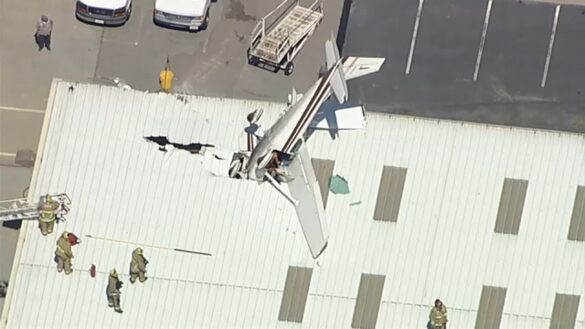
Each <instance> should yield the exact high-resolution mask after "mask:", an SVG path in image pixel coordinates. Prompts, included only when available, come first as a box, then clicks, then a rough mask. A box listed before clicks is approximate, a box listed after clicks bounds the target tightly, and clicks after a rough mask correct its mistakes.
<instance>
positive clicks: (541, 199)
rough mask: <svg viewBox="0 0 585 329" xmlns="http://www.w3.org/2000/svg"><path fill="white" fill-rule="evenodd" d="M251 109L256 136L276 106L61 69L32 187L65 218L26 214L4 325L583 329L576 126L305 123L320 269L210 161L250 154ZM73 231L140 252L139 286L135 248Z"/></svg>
mask: <svg viewBox="0 0 585 329" xmlns="http://www.w3.org/2000/svg"><path fill="white" fill-rule="evenodd" d="M70 87H73V88H70ZM257 108H263V109H264V110H265V111H264V112H265V114H264V116H263V117H262V120H261V123H262V124H263V126H264V127H268V126H269V125H270V123H271V122H273V121H274V120H275V119H276V118H277V117H278V115H279V113H280V111H281V110H282V109H283V105H282V104H275V103H265V102H255V101H244V100H232V99H216V98H205V97H194V96H178V95H168V94H157V93H149V92H142V91H135V90H124V89H119V88H113V87H105V86H98V85H88V84H77V83H71V82H66V81H58V80H56V81H55V82H54V84H53V87H52V89H51V96H50V100H49V104H48V107H47V112H46V118H45V123H44V127H43V132H42V136H41V143H40V146H39V152H38V160H37V163H36V166H35V171H34V175H33V181H32V182H31V189H30V191H31V192H30V194H31V199H32V200H36V199H37V198H38V197H39V196H40V195H42V194H44V193H48V192H49V193H60V192H66V193H67V194H68V195H69V196H70V198H71V199H72V201H73V204H72V211H71V212H70V214H69V216H68V220H67V221H66V222H64V223H60V224H59V225H58V226H57V229H56V232H55V233H53V234H52V235H49V236H47V237H43V236H42V235H41V234H40V232H39V230H38V228H37V227H36V225H35V223H32V222H28V223H25V224H24V225H23V227H22V229H21V234H20V240H19V244H18V248H17V255H16V258H15V264H14V267H13V272H12V281H11V285H10V291H9V295H8V297H7V301H6V303H5V308H4V312H3V317H2V319H1V322H0V327H6V328H300V327H306V328H350V327H361V328H371V327H374V326H375V327H377V328H424V327H425V326H426V324H427V321H428V314H429V311H430V307H431V305H432V303H433V301H434V300H435V298H441V299H442V300H443V301H444V303H445V304H446V305H447V307H448V310H449V327H450V328H473V327H475V328H497V327H498V326H500V327H502V328H568V327H572V326H574V327H576V328H585V135H583V134H570V133H563V132H554V131H542V130H534V129H524V128H510V127H500V126H491V125H480V124H472V123H462V122H452V121H444V120H431V119H421V118H413V117H403V116H396V115H388V114H378V113H368V115H367V121H368V126H367V129H366V130H365V131H360V132H345V133H342V134H341V136H339V138H337V139H336V140H332V139H331V137H330V135H329V134H328V133H327V132H317V133H315V134H314V135H313V136H312V137H311V139H310V142H309V145H308V146H309V152H310V153H311V155H312V157H313V158H314V159H315V160H314V161H315V167H316V170H317V176H318V179H319V181H320V183H321V187H322V190H323V192H324V193H323V196H324V198H325V199H326V214H327V218H328V222H329V225H330V241H329V246H328V248H327V249H326V250H325V252H324V253H323V255H322V256H321V257H320V258H319V259H318V260H317V261H315V260H313V259H312V258H311V257H310V254H309V252H308V249H307V246H306V244H305V241H304V238H303V236H302V233H301V231H300V228H299V225H298V223H297V218H296V214H295V211H294V209H293V208H292V206H291V205H290V204H289V203H288V202H287V201H286V200H285V199H284V198H283V197H282V196H281V195H280V194H279V193H278V192H276V191H275V190H274V189H273V188H272V187H271V186H270V185H268V184H262V185H258V184H257V183H255V182H252V181H242V180H235V179H230V178H227V177H224V176H222V175H214V174H211V172H210V171H213V172H216V173H217V171H218V170H220V167H214V166H215V165H216V163H217V162H218V161H219V160H217V158H216V157H215V156H214V155H216V156H217V157H219V158H221V157H222V156H226V154H227V152H226V151H228V150H233V151H236V150H240V149H245V145H246V135H245V132H244V128H245V127H246V124H247V122H246V119H245V118H246V115H247V114H248V113H249V112H251V111H253V110H255V109H257ZM145 136H167V137H168V139H170V140H172V141H174V142H177V143H183V144H189V143H209V144H213V145H214V146H215V147H214V148H210V149H207V151H206V152H205V154H204V155H200V154H190V153H189V152H185V151H182V150H172V151H169V152H166V153H165V152H160V151H159V150H158V146H157V145H156V144H153V143H149V142H147V141H145V140H144V138H143V137H145ZM331 175H340V176H342V177H344V178H345V179H347V181H348V182H349V188H350V193H349V194H333V193H331V192H329V190H328V188H327V187H328V180H329V177H331ZM64 230H67V231H70V232H74V233H76V234H77V235H78V236H80V237H81V238H82V240H83V242H82V244H81V245H78V246H75V247H73V251H74V254H75V258H74V259H73V264H74V269H75V271H74V273H73V274H71V275H69V276H65V275H64V274H63V273H57V271H56V265H55V263H54V261H53V255H54V249H55V242H56V240H57V238H58V236H59V235H60V234H61V232H63V231H64ZM86 235H91V236H94V237H101V238H106V239H112V240H120V241H130V242H134V243H136V244H137V245H140V246H142V247H143V249H144V253H145V256H146V258H148V259H149V261H150V263H149V265H148V273H147V275H148V276H149V277H150V279H149V280H148V281H146V282H145V283H144V284H139V283H136V284H134V285H132V284H130V283H129V282H128V280H127V279H128V276H127V275H125V273H126V272H127V271H128V266H129V262H130V254H131V251H132V250H133V249H134V248H135V247H136V245H133V244H127V243H122V242H116V241H110V240H103V239H96V238H88V237H86ZM152 245H156V246H163V247H169V248H181V249H189V250H198V251H204V252H209V253H211V254H212V256H210V257H208V256H200V255H192V254H187V253H182V252H176V251H169V250H166V249H160V248H154V247H152ZM92 264H95V265H96V267H97V270H98V273H97V276H96V277H95V278H92V277H91V276H90V275H89V271H88V270H89V268H90V266H91V265H92ZM111 268H116V269H117V270H118V272H120V273H124V275H122V278H123V280H124V281H125V282H126V283H125V285H124V287H123V288H122V293H123V294H122V308H123V309H124V313H123V314H117V313H114V311H113V310H112V309H110V308H108V306H107V301H106V296H105V287H106V282H107V275H108V272H109V270H110V269H111Z"/></svg>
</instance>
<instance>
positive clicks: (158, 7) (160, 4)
mask: <svg viewBox="0 0 585 329" xmlns="http://www.w3.org/2000/svg"><path fill="white" fill-rule="evenodd" d="M210 3H211V1H210V0H156V1H155V3H154V14H153V19H154V22H155V24H157V25H163V26H171V27H175V28H180V29H188V30H190V31H201V30H205V29H206V28H207V24H208V22H209V4H210Z"/></svg>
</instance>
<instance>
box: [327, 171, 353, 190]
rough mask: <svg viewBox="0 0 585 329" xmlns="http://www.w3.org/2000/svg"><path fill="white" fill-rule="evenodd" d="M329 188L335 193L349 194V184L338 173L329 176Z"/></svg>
mask: <svg viewBox="0 0 585 329" xmlns="http://www.w3.org/2000/svg"><path fill="white" fill-rule="evenodd" d="M329 189H330V190H331V192H333V193H335V194H349V184H348V183H347V181H346V180H345V178H343V177H341V176H339V175H335V176H333V177H331V182H330V183H329Z"/></svg>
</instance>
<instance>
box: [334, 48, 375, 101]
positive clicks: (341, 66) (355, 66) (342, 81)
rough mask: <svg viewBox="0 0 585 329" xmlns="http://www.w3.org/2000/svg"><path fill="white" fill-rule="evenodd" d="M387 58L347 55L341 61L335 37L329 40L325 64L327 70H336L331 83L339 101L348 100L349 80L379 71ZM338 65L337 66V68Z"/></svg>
mask: <svg viewBox="0 0 585 329" xmlns="http://www.w3.org/2000/svg"><path fill="white" fill-rule="evenodd" d="M385 60H386V58H384V57H347V58H345V59H344V60H343V61H341V60H340V56H339V50H338V49H337V46H336V45H335V42H334V41H333V37H331V39H330V40H327V42H326V43H325V64H326V66H327V70H331V69H333V70H334V72H333V73H332V75H333V76H332V77H331V81H330V82H329V83H330V84H331V89H332V90H333V93H334V94H335V97H336V98H337V100H338V101H339V103H340V104H343V103H344V102H345V101H347V80H351V79H355V78H358V77H361V76H364V75H367V74H371V73H374V72H378V71H379V70H380V68H381V67H382V65H383V64H384V61H385ZM336 65H337V68H335V66H336Z"/></svg>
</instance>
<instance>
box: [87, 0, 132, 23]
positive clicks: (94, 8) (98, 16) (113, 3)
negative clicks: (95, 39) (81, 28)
mask: <svg viewBox="0 0 585 329" xmlns="http://www.w3.org/2000/svg"><path fill="white" fill-rule="evenodd" d="M131 13H132V0H78V1H77V4H76V5H75V16H77V18H78V19H80V20H82V21H84V22H89V23H94V24H101V25H122V24H124V23H126V21H128V19H129V18H130V14H131Z"/></svg>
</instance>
